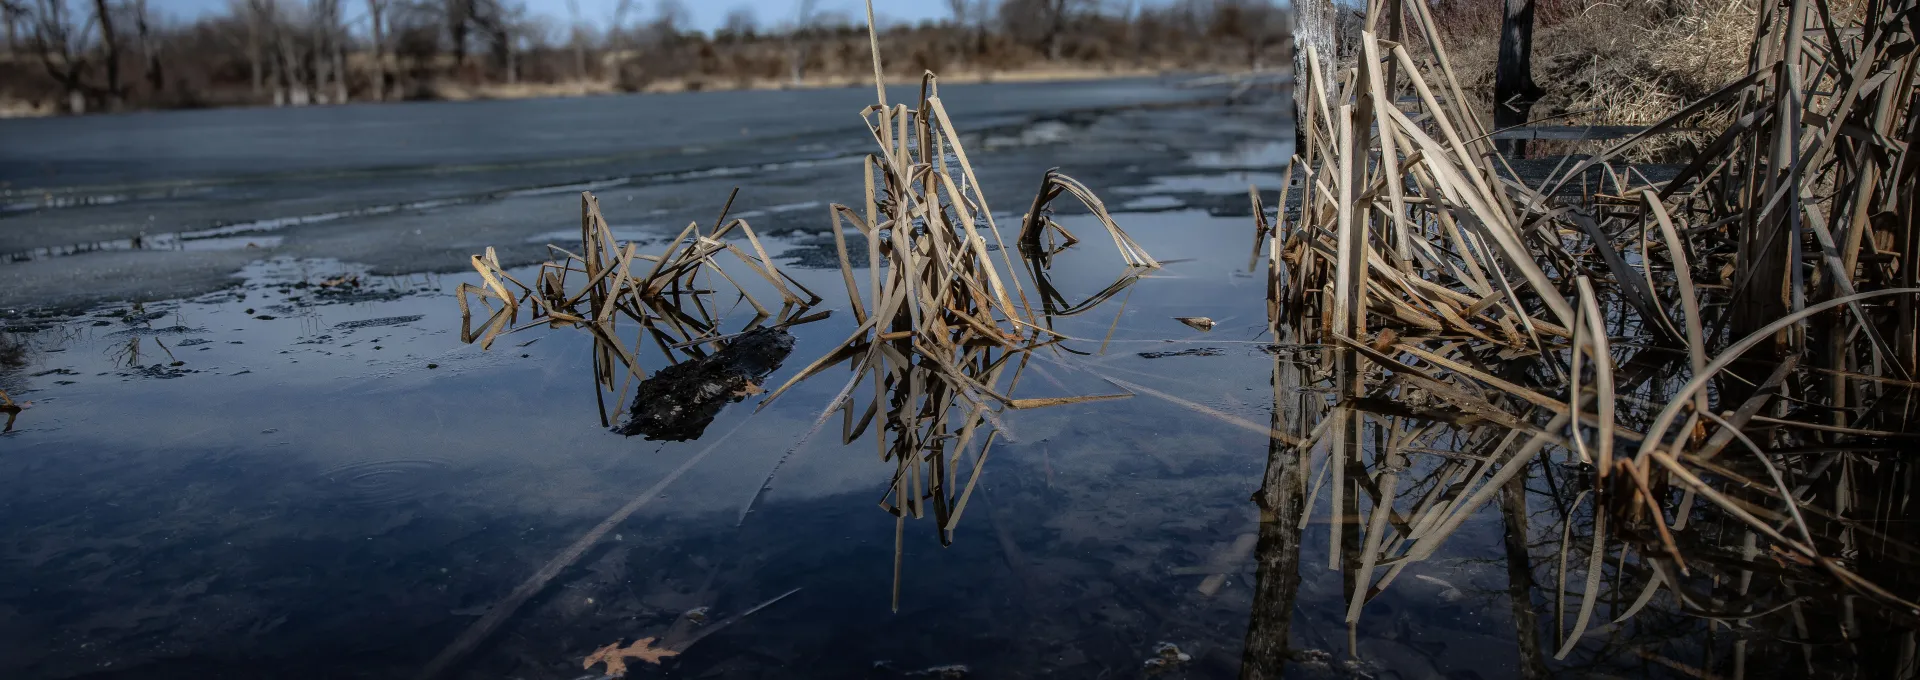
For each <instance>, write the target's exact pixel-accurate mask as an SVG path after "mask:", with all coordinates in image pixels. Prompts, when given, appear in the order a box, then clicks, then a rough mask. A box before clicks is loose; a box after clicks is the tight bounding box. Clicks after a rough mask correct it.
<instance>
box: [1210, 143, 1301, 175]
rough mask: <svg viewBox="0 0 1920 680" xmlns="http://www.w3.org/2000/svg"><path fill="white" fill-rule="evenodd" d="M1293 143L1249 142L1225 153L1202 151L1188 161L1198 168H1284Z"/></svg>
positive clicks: (1291, 151) (1290, 154) (1290, 155)
mask: <svg viewBox="0 0 1920 680" xmlns="http://www.w3.org/2000/svg"><path fill="white" fill-rule="evenodd" d="M1292 156H1293V142H1292V141H1277V140H1267V141H1249V142H1246V143H1243V144H1240V145H1237V146H1235V147H1233V148H1231V149H1228V150H1225V151H1201V152H1198V153H1195V154H1193V158H1192V159H1191V160H1189V161H1188V163H1190V164H1192V165H1193V166H1194V167H1197V168H1284V167H1286V165H1287V161H1288V160H1289V159H1290V158H1291V157H1292Z"/></svg>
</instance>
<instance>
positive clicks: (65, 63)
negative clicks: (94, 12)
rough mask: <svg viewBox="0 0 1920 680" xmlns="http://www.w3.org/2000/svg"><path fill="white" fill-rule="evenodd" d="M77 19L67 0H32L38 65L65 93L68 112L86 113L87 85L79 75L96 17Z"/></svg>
mask: <svg viewBox="0 0 1920 680" xmlns="http://www.w3.org/2000/svg"><path fill="white" fill-rule="evenodd" d="M76 21H77V17H76V16H75V14H74V12H73V10H72V8H70V7H68V6H67V0H35V4H34V8H33V46H34V51H35V52H38V53H39V54H40V65H41V67H43V68H45V69H46V72H47V76H48V77H51V78H53V80H54V82H57V83H59V84H60V90H61V91H62V92H64V93H65V94H66V99H67V112H68V113H85V112H86V110H87V96H86V91H85V87H86V86H85V83H83V82H81V77H82V74H84V73H86V69H87V61H86V56H85V48H86V42H87V40H88V36H89V35H90V34H91V33H92V32H93V27H94V22H95V19H94V18H88V19H86V20H84V21H83V22H81V23H76Z"/></svg>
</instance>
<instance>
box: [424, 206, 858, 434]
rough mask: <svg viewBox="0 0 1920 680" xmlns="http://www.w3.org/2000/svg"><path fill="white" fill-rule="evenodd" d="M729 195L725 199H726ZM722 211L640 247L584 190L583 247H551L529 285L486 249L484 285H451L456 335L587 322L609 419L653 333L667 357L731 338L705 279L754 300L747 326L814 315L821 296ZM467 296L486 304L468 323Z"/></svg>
mask: <svg viewBox="0 0 1920 680" xmlns="http://www.w3.org/2000/svg"><path fill="white" fill-rule="evenodd" d="M732 203H733V201H732V198H731V197H729V198H728V201H727V204H728V207H731V206H732ZM726 215H727V208H722V209H721V213H720V218H719V219H718V220H716V221H715V222H714V224H713V226H712V227H711V228H709V229H704V230H703V229H702V228H701V227H700V224H699V223H698V222H690V223H688V224H687V226H686V228H685V229H682V230H681V231H680V234H679V235H678V236H675V237H674V238H673V240H672V241H671V242H669V243H668V245H667V249H666V251H665V252H663V253H661V254H659V255H645V254H641V253H640V252H639V246H638V245H637V244H635V243H632V242H624V243H623V242H620V241H618V240H616V239H615V238H614V235H613V230H612V228H611V227H610V226H608V224H607V220H606V218H605V217H604V216H602V215H601V214H600V203H599V201H598V200H596V199H595V198H594V196H593V194H591V193H586V192H582V194H581V196H580V252H578V253H575V252H571V251H568V250H566V249H564V248H561V247H558V246H554V245H549V246H547V249H548V250H549V251H550V252H551V253H553V255H554V256H555V259H553V260H550V261H548V262H545V263H542V264H541V265H540V266H539V268H538V270H537V271H536V273H535V275H534V283H533V285H531V286H529V285H527V284H524V283H521V282H520V281H519V280H517V279H515V278H514V277H513V275H511V274H509V273H507V271H506V269H504V268H503V267H501V265H500V259H499V257H498V256H496V255H495V254H494V251H493V249H492V248H488V249H487V251H486V254H485V255H474V256H473V268H474V270H475V271H477V272H479V274H480V279H481V281H482V282H483V284H484V285H479V286H476V285H473V284H468V283H462V284H460V286H459V287H458V288H457V289H456V291H455V294H456V295H458V296H459V298H460V323H461V328H460V340H461V341H462V342H466V343H474V342H478V343H480V346H481V348H483V349H486V348H491V347H492V345H493V341H494V340H495V339H497V338H499V337H500V336H501V335H504V334H507V333H513V332H515V331H520V330H524V329H527V328H531V327H533V326H538V325H542V324H545V325H548V326H554V327H557V326H563V325H565V326H573V327H577V328H582V329H585V330H587V331H588V332H589V333H591V334H592V335H593V338H594V355H593V363H594V365H593V369H594V370H593V375H594V385H595V394H596V396H597V397H599V399H600V400H601V401H600V404H601V406H600V421H601V424H602V425H606V424H607V423H608V422H609V421H610V419H611V418H612V416H614V415H618V413H619V408H620V407H619V405H621V404H623V403H624V402H625V397H626V394H627V388H628V386H629V385H632V384H634V383H635V382H636V381H637V380H639V379H644V378H645V377H646V370H645V369H644V368H642V367H641V365H640V355H641V353H642V351H643V349H644V343H646V342H647V341H649V340H651V341H653V343H654V344H656V345H657V346H658V347H659V349H660V351H661V352H662V353H664V354H665V355H666V356H667V357H668V358H669V360H672V359H673V358H674V357H676V353H684V354H688V355H690V356H699V353H700V352H701V351H703V350H702V349H701V346H702V345H709V344H715V343H719V342H722V341H724V340H725V339H726V338H727V337H731V336H729V335H722V333H721V323H720V317H722V316H724V314H722V313H720V312H719V310H716V309H711V308H710V303H709V302H708V301H707V300H705V299H703V298H704V297H706V296H710V295H712V293H713V292H714V291H713V290H712V289H710V288H707V287H706V286H710V285H712V282H711V277H719V279H720V280H722V281H725V282H726V283H727V284H729V285H730V286H731V287H732V288H733V289H734V290H735V291H737V293H738V295H739V299H740V300H743V301H745V302H746V303H747V304H748V305H750V306H752V307H753V310H754V317H753V319H752V320H751V321H750V322H748V323H747V325H746V327H747V328H749V329H750V328H753V327H757V326H759V325H761V324H762V323H764V322H765V321H766V320H767V319H769V318H777V319H778V320H779V323H781V324H795V323H804V322H806V321H810V320H812V319H814V318H817V317H818V316H819V315H811V316H802V315H803V314H804V312H805V311H806V310H807V309H808V308H809V307H811V306H813V305H814V304H815V303H818V302H820V296H818V295H815V294H814V293H813V291H811V290H808V289H807V287H806V286H804V285H801V283H800V282H799V281H795V280H794V279H793V278H792V277H791V276H788V275H787V274H786V272H783V271H781V270H780V268H779V267H778V266H776V265H774V263H773V259H772V258H770V257H768V255H767V250H766V248H765V247H764V246H763V245H761V243H760V238H759V236H758V235H756V234H755V233H754V231H753V227H752V226H750V225H748V224H747V221H746V220H744V219H734V220H732V221H728V220H727V219H726ZM735 235H738V236H740V237H744V238H745V240H746V242H747V244H748V246H750V247H751V248H752V252H748V251H747V250H746V249H744V248H741V247H740V246H739V245H737V244H735V243H732V242H729V241H728V240H727V239H728V237H730V236H735ZM725 255H732V256H733V258H734V259H736V260H738V261H739V263H740V264H742V265H744V266H745V267H746V269H747V271H749V272H752V273H753V274H755V275H757V276H759V277H760V279H762V280H763V281H765V282H766V283H767V285H769V286H771V287H772V288H773V289H774V290H775V291H777V292H778V293H779V295H780V298H781V307H780V309H779V311H778V312H774V311H771V310H769V309H767V307H766V306H765V305H762V304H761V303H760V301H759V300H757V299H755V298H754V297H753V295H752V293H750V292H748V290H747V289H746V288H745V287H743V286H742V285H741V284H740V283H739V282H738V281H735V280H734V278H733V276H732V275H730V274H728V273H727V271H726V269H725V268H722V267H721V266H720V262H719V259H718V258H720V257H721V256H725ZM576 275H577V277H578V278H575V277H576ZM469 295H471V296H473V297H475V298H478V299H479V301H480V304H481V305H483V306H484V308H485V309H486V310H487V312H488V316H487V318H486V320H485V321H483V322H481V324H480V325H479V326H478V327H476V326H475V325H474V323H473V308H472V306H471V305H470V304H469V302H468V296H469ZM523 306H525V307H527V308H529V309H528V310H527V311H528V317H529V319H528V321H527V323H525V324H523V325H519V326H515V325H514V324H517V323H519V320H520V314H521V311H522V310H521V308H522V307H523ZM622 318H625V319H627V320H629V321H631V322H633V323H636V324H638V325H639V327H640V329H641V330H640V332H639V333H638V335H637V337H635V338H634V340H633V341H632V342H631V343H628V342H625V341H623V340H621V339H620V332H621V331H620V330H619V323H620V320H621V319H622ZM608 393H612V394H613V395H614V399H613V402H614V404H615V405H616V408H615V411H614V413H613V414H609V413H607V410H606V401H605V399H606V395H607V394H608Z"/></svg>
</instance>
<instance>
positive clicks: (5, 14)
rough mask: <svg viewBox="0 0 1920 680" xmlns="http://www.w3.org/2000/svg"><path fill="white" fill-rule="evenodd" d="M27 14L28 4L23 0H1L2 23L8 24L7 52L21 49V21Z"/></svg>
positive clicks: (10, 52) (0, 13)
mask: <svg viewBox="0 0 1920 680" xmlns="http://www.w3.org/2000/svg"><path fill="white" fill-rule="evenodd" d="M26 16H27V5H26V3H25V2H23V1H21V0H0V23H3V24H6V25H7V54H9V55H11V54H14V53H16V52H19V51H20V22H21V21H22V20H24V19H25V18H26Z"/></svg>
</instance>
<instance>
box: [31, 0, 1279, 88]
mask: <svg viewBox="0 0 1920 680" xmlns="http://www.w3.org/2000/svg"><path fill="white" fill-rule="evenodd" d="M154 4H158V3H156V2H152V0H0V21H3V22H4V24H5V39H6V43H5V46H4V47H5V49H4V51H0V107H4V108H7V109H11V111H10V112H12V113H27V112H31V113H85V112H94V111H113V110H126V109H136V108H185V107H207V106H235V105H283V106H302V105H315V104H329V103H340V102H349V101H368V100H373V101H383V100H396V99H443V98H454V97H470V96H503V97H504V96H525V95H533V94H548V93H560V92H569V91H571V92H607V91H628V92H632V91H643V90H660V89H707V88H743V87H785V86H796V85H797V86H807V85H822V84H838V83H843V82H848V81H850V80H852V79H855V78H858V77H860V76H861V75H863V74H864V75H866V76H867V77H868V78H871V73H872V65H871V61H870V57H869V56H868V52H867V37H866V30H865V28H864V24H865V17H851V16H846V15H843V14H837V13H823V12H819V11H817V10H816V8H815V2H814V0H799V2H798V3H797V4H796V5H795V6H794V8H793V12H792V14H791V15H790V16H787V17H781V18H778V20H776V21H773V22H771V23H763V22H762V19H761V18H760V17H757V16H755V15H754V13H753V12H752V11H751V10H748V9H744V8H742V9H737V10H734V11H733V12H732V13H731V14H729V15H728V16H727V18H726V21H725V23H724V25H722V26H721V27H720V28H719V29H717V30H715V31H712V32H705V31H696V30H691V29H690V28H688V26H687V20H686V16H687V13H686V10H685V7H684V6H683V5H681V4H680V3H679V0H656V2H653V3H649V10H648V11H646V12H644V13H643V12H641V11H640V8H639V7H637V6H636V4H635V3H631V2H626V1H623V2H622V3H621V4H620V5H619V6H618V8H617V9H616V10H615V11H614V12H613V13H612V14H611V15H610V16H604V17H588V16H581V15H579V14H578V13H577V12H576V14H575V15H574V16H572V17H570V18H569V19H567V20H559V19H555V18H551V17H546V16H540V15H535V14H532V13H530V12H528V10H527V8H526V4H525V2H524V1H523V0H231V5H230V7H229V8H228V11H226V12H225V13H221V14H214V15H208V16H203V17H201V18H199V19H197V20H195V21H192V22H190V23H182V22H178V21H172V22H169V21H166V20H163V19H161V18H160V17H158V16H157V15H156V13H155V12H154V9H155V7H154V6H153V5H154ZM947 4H948V6H949V8H950V10H951V14H950V16H949V17H948V18H946V19H944V20H941V21H938V22H927V23H922V24H918V25H906V24H896V25H893V26H889V27H886V28H885V29H884V30H883V32H882V36H881V51H882V56H883V57H884V60H885V62H886V66H887V68H888V70H889V71H890V72H892V73H893V74H896V75H913V74H918V73H919V72H920V71H921V70H923V69H932V70H936V71H939V72H941V73H949V72H957V73H961V74H966V75H969V76H971V77H976V78H978V77H989V76H990V75H991V74H994V73H1009V72H1027V73H1033V72H1046V71H1055V72H1059V73H1062V74H1072V73H1078V72H1084V71H1089V70H1108V71H1124V72H1138V71H1155V70H1170V69H1180V70H1246V69H1261V68H1268V67H1276V66H1280V65H1281V64H1280V63H1279V62H1280V57H1279V55H1281V54H1283V52H1282V51H1281V49H1282V47H1283V46H1284V43H1285V41H1286V40H1287V35H1288V32H1289V29H1288V26H1287V23H1286V16H1285V12H1284V11H1283V10H1281V9H1280V8H1278V7H1275V6H1274V5H1272V4H1270V3H1269V2H1267V0H1177V1H1176V2H1172V3H1153V4H1151V5H1147V4H1145V3H1142V2H1139V1H1138V0H1123V1H1122V2H1114V1H1113V0H1004V1H996V0H948V3H947Z"/></svg>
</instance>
